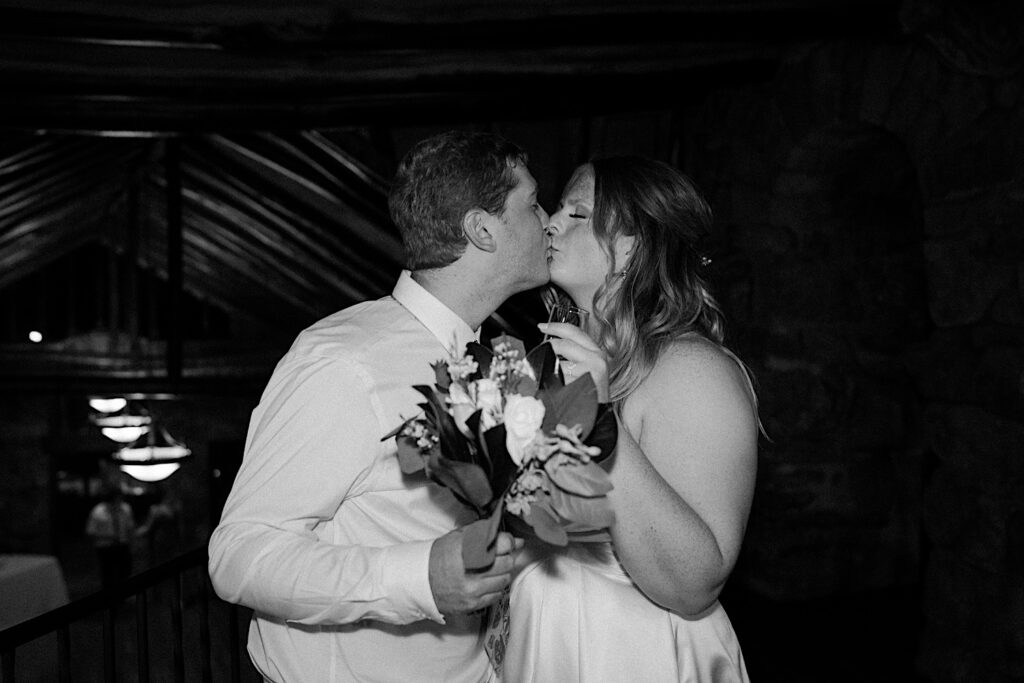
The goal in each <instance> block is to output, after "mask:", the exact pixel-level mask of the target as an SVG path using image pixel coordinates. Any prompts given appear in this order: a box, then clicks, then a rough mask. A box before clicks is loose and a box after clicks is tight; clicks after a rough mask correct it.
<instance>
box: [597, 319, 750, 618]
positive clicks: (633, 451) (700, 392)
mask: <svg viewBox="0 0 1024 683" xmlns="http://www.w3.org/2000/svg"><path fill="white" fill-rule="evenodd" d="M623 419H624V421H625V423H626V424H625V427H626V429H620V430H619V441H618V448H617V451H616V456H615V458H614V460H613V463H612V466H611V469H610V475H611V478H612V483H613V484H614V486H615V488H614V489H613V490H612V491H611V492H610V493H609V499H610V501H611V502H612V505H613V507H614V509H615V514H616V519H615V523H614V525H613V526H612V529H611V531H612V538H613V540H614V543H615V548H616V552H617V553H618V556H619V559H620V561H621V562H622V564H623V566H624V567H625V569H626V571H627V572H629V575H630V577H631V578H632V579H633V581H634V582H635V583H636V584H637V586H638V587H639V588H640V589H641V590H642V591H643V592H644V593H645V594H646V595H647V596H648V597H649V598H650V599H651V600H653V601H654V602H657V603H658V604H660V605H662V606H664V607H667V608H669V609H672V610H674V611H676V612H678V613H680V614H682V615H684V616H697V615H698V614H700V613H701V612H702V611H704V610H705V609H707V608H708V607H709V606H711V605H712V604H713V603H714V601H715V600H716V599H717V597H718V594H719V592H720V591H721V589H722V586H723V585H724V584H725V581H726V579H727V578H728V576H729V574H730V572H731V571H732V569H733V567H734V566H735V563H736V559H737V556H738V555H739V550H740V545H741V543H742V540H743V532H744V529H745V527H746V522H747V515H748V513H749V510H750V503H751V499H752V497H753V491H754V480H755V477H756V470H757V418H756V416H755V412H754V408H753V402H752V398H751V396H750V391H749V389H748V382H747V380H746V376H745V375H744V373H743V371H742V370H741V369H740V367H739V365H738V364H737V363H736V362H735V361H734V360H733V359H732V358H730V357H729V356H728V355H727V354H725V353H724V352H722V351H721V350H720V349H719V348H717V347H716V346H714V345H713V344H710V343H709V342H707V341H704V340H701V339H692V340H686V341H681V342H677V343H675V344H674V345H673V346H672V347H671V348H670V349H669V350H667V351H666V352H665V353H664V354H663V356H662V358H660V359H659V361H658V363H657V365H656V366H655V368H654V370H653V371H652V372H651V375H650V376H649V377H648V378H647V379H646V380H645V381H644V383H643V384H642V385H641V387H640V388H639V389H638V390H637V391H636V392H635V393H634V394H633V396H631V397H630V398H629V399H628V400H627V403H626V405H625V407H624V411H623Z"/></svg>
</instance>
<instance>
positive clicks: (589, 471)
mask: <svg viewBox="0 0 1024 683" xmlns="http://www.w3.org/2000/svg"><path fill="white" fill-rule="evenodd" d="M553 462H556V459H554V458H553V459H551V460H548V462H547V463H545V467H544V469H545V471H547V473H548V477H550V478H551V481H553V482H554V483H555V486H557V487H558V488H560V489H562V490H563V491H565V492H566V493H569V494H575V495H577V496H585V497H589V498H592V497H595V496H603V495H604V494H606V493H608V492H609V491H611V490H612V482H611V480H610V479H609V478H608V473H607V472H605V471H604V470H603V469H601V468H600V467H599V466H598V465H596V464H594V463H592V462H590V463H578V464H571V463H567V464H563V465H561V466H558V467H553V466H550V465H551V463H553Z"/></svg>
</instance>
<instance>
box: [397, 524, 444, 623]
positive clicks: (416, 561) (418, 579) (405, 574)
mask: <svg viewBox="0 0 1024 683" xmlns="http://www.w3.org/2000/svg"><path fill="white" fill-rule="evenodd" d="M433 545H434V541H433V540H429V541H415V542H412V543H399V544H397V545H393V546H388V547H387V548H386V549H385V558H384V563H383V566H384V567H385V569H384V576H383V578H384V587H385V590H386V592H387V594H388V595H392V596H394V600H395V603H396V604H399V605H402V604H404V605H408V608H409V611H410V614H411V616H413V617H415V618H416V619H417V620H418V619H430V620H431V621H436V622H437V623H439V624H443V623H445V620H444V616H443V615H442V614H441V613H440V612H439V611H438V610H437V605H436V604H435V603H434V592H433V591H432V590H431V589H430V548H431V546H433Z"/></svg>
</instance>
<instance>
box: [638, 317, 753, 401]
mask: <svg viewBox="0 0 1024 683" xmlns="http://www.w3.org/2000/svg"><path fill="white" fill-rule="evenodd" d="M631 399H632V400H633V402H634V406H632V407H633V409H634V410H638V411H639V412H640V413H648V412H650V411H652V410H655V411H657V412H664V411H665V410H666V408H669V407H670V406H676V407H681V406H682V405H686V404H691V403H694V402H699V403H701V404H703V405H705V406H706V407H708V408H711V407H713V406H719V407H720V408H722V409H728V406H729V405H732V406H733V407H734V409H735V408H738V407H744V406H749V405H750V404H751V400H752V393H751V386H750V381H749V379H748V376H747V374H746V372H745V370H744V369H743V367H742V365H741V364H740V362H739V360H738V359H737V358H736V357H735V356H734V355H732V354H731V353H729V352H728V351H726V350H725V349H724V348H722V347H721V346H720V345H718V344H715V343H713V342H711V341H708V340H707V339H705V338H704V337H701V336H698V335H687V336H685V337H680V338H679V339H676V340H674V341H673V342H672V343H671V344H669V345H668V346H666V347H665V349H663V350H662V352H661V354H660V356H659V357H658V360H657V362H656V363H655V364H654V367H653V368H652V369H651V372H650V374H649V375H648V376H647V377H646V378H645V379H644V381H643V382H642V383H641V384H640V386H639V387H637V390H636V392H635V394H634V396H632V397H631Z"/></svg>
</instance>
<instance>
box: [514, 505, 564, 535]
mask: <svg viewBox="0 0 1024 683" xmlns="http://www.w3.org/2000/svg"><path fill="white" fill-rule="evenodd" d="M525 521H526V523H527V524H529V525H530V526H531V527H533V532H534V533H535V534H537V537H538V538H539V539H541V540H542V541H546V542H548V543H551V544H553V545H565V544H566V543H568V542H569V536H568V535H567V534H566V533H565V529H563V528H562V526H561V523H560V522H559V520H558V518H557V517H556V516H555V514H554V511H553V510H552V509H551V507H550V504H549V503H547V501H543V500H539V501H536V502H534V503H532V504H531V505H530V511H529V512H527V513H526V517H525Z"/></svg>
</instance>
